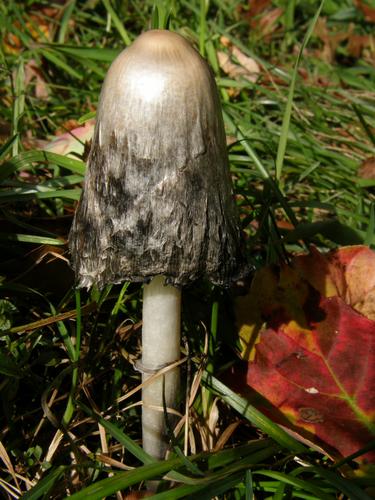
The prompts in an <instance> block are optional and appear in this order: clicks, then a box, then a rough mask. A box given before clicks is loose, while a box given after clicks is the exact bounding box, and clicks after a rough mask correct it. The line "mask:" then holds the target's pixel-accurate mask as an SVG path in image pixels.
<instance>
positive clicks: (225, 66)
mask: <svg viewBox="0 0 375 500" xmlns="http://www.w3.org/2000/svg"><path fill="white" fill-rule="evenodd" d="M220 41H221V43H222V45H224V47H227V48H228V52H223V51H219V52H218V53H217V58H218V61H219V65H220V68H221V69H222V70H223V71H224V73H226V74H227V75H228V76H230V78H234V79H239V78H245V79H246V80H248V81H250V82H256V81H257V79H258V77H259V74H260V66H259V64H258V63H257V62H256V61H255V59H253V58H252V57H249V56H247V55H246V54H244V53H243V52H241V50H240V49H239V48H238V47H236V46H235V45H234V44H232V43H231V42H230V41H229V40H228V39H227V38H226V37H222V38H221V39H220Z"/></svg>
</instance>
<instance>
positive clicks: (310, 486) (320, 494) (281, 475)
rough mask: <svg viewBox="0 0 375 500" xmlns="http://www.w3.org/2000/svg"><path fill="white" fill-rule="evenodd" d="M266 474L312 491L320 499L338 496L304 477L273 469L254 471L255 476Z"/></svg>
mask: <svg viewBox="0 0 375 500" xmlns="http://www.w3.org/2000/svg"><path fill="white" fill-rule="evenodd" d="M255 475H257V476H258V475H259V476H266V477H270V478H273V479H277V480H278V481H281V482H283V483H285V484H289V485H291V486H294V487H295V488H296V489H297V490H302V491H306V492H307V493H312V494H313V495H315V496H316V498H317V499H319V500H335V498H336V496H332V495H328V494H327V493H325V492H324V491H323V490H322V489H321V488H319V487H318V486H316V485H315V484H314V483H312V482H311V481H304V480H303V479H298V478H296V477H293V476H292V475H290V474H284V473H283V472H276V471H271V470H257V471H254V476H255Z"/></svg>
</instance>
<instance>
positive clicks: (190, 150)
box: [69, 30, 248, 288]
mask: <svg viewBox="0 0 375 500" xmlns="http://www.w3.org/2000/svg"><path fill="white" fill-rule="evenodd" d="M69 245H70V251H71V255H72V266H73V268H74V270H75V272H76V276H77V281H78V286H81V287H90V286H92V285H93V284H94V283H95V284H97V285H98V286H99V288H102V287H103V286H104V285H106V284H109V283H119V282H122V281H148V280H149V279H151V278H152V277H154V276H157V275H163V276H165V277H166V282H167V283H170V284H173V285H176V286H181V285H186V284H188V283H191V282H193V281H195V280H196V279H197V278H199V277H202V276H206V277H207V278H208V279H209V280H210V281H211V282H213V283H215V284H218V285H229V284H230V283H231V282H232V281H234V280H236V279H239V278H241V277H242V276H243V275H244V274H246V273H247V271H248V266H247V262H246V259H245V257H244V253H243V251H242V248H241V241H240V230H239V225H238V217H237V213H236V207H235V204H234V201H233V198H232V188H231V181H230V176H229V168H228V159H227V151H226V142H225V133H224V126H223V121H222V114H221V107H220V102H219V98H218V92H217V88H216V84H215V80H214V77H213V75H212V73H211V71H210V69H209V67H208V65H207V63H206V62H205V61H204V59H202V58H201V56H200V55H199V54H198V53H197V52H196V50H195V49H193V47H191V45H190V44H189V43H188V42H187V41H186V40H185V39H184V38H183V37H181V36H180V35H177V34H176V33H172V32H169V31H164V30H152V31H148V32H146V33H144V34H142V35H141V36H140V37H139V38H138V39H137V40H136V41H135V42H134V43H133V44H132V45H131V46H130V47H128V48H127V49H125V50H124V51H123V52H122V53H121V54H120V55H119V56H118V57H117V58H116V60H115V61H114V62H113V64H112V65H111V67H110V69H109V71H108V74H107V76H106V79H105V81H104V84H103V88H102V91H101V95H100V101H99V107H98V113H97V121H96V127H95V132H94V138H93V142H92V147H91V151H90V155H89V160H88V170H87V173H86V178H85V185H84V190H83V194H82V197H81V201H80V203H79V206H78V208H77V211H76V214H75V218H74V221H73V225H72V229H71V232H70V236H69Z"/></svg>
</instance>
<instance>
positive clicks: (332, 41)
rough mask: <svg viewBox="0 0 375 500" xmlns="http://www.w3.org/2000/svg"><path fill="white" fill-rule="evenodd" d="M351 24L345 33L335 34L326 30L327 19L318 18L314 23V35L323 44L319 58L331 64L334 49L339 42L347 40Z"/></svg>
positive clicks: (351, 29)
mask: <svg viewBox="0 0 375 500" xmlns="http://www.w3.org/2000/svg"><path fill="white" fill-rule="evenodd" d="M353 29H354V26H353V24H350V25H349V29H348V31H347V32H345V33H341V32H338V33H335V32H332V31H330V30H329V29H328V26H327V18H326V17H319V19H318V20H317V22H316V25H315V30H314V33H315V35H316V36H317V37H318V38H320V40H321V41H322V42H323V49H322V50H321V51H320V54H319V56H320V57H321V58H322V59H323V60H324V61H326V62H328V63H332V62H333V60H334V59H335V54H336V49H337V47H338V46H339V45H340V43H341V42H343V41H345V40H348V39H349V38H350V37H351V35H352V32H353Z"/></svg>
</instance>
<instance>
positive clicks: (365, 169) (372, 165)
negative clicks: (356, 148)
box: [358, 156, 375, 179]
mask: <svg viewBox="0 0 375 500" xmlns="http://www.w3.org/2000/svg"><path fill="white" fill-rule="evenodd" d="M358 176H359V177H362V179H375V156H372V157H371V158H367V159H366V160H364V161H363V162H362V164H361V166H360V167H359V169H358Z"/></svg>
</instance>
